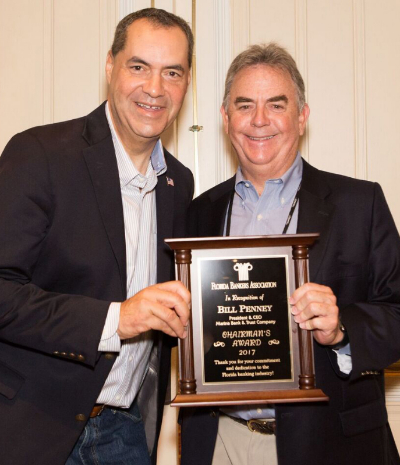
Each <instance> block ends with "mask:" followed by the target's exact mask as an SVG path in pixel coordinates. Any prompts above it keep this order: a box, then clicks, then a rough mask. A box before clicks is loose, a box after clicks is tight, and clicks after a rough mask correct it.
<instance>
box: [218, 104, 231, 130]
mask: <svg viewBox="0 0 400 465" xmlns="http://www.w3.org/2000/svg"><path fill="white" fill-rule="evenodd" d="M219 111H220V113H221V115H222V122H223V123H224V129H225V132H226V134H228V132H229V116H228V113H227V112H226V110H225V107H224V106H223V105H221V109H220V110H219Z"/></svg>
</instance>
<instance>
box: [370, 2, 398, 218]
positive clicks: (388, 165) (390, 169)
mask: <svg viewBox="0 0 400 465" xmlns="http://www.w3.org/2000/svg"><path fill="white" fill-rule="evenodd" d="M399 17H400V2H398V1H397V0H387V1H386V2H383V3H379V4H378V3H376V2H373V1H371V0H365V40H366V95H367V98H366V112H367V113H366V114H367V148H368V179H370V180H374V181H377V182H379V183H380V184H381V185H382V187H383V189H384V192H385V195H386V198H387V200H388V203H389V205H390V208H391V210H392V214H393V216H394V218H395V221H396V223H397V227H400V202H399V199H400V195H399V193H400V190H399V172H400V157H399V156H398V153H397V152H398V150H399V147H400V130H399V128H400V113H399V108H400V86H399V82H400V48H399V44H400V30H399V27H398V18H399Z"/></svg>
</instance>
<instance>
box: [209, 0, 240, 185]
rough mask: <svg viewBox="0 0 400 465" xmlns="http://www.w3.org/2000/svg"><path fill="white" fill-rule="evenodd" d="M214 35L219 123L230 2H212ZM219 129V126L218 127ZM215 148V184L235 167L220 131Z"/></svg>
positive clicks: (228, 54) (229, 37)
mask: <svg viewBox="0 0 400 465" xmlns="http://www.w3.org/2000/svg"><path fill="white" fill-rule="evenodd" d="M213 16H214V35H215V48H214V51H215V55H214V60H215V65H216V66H215V83H214V85H215V93H216V99H215V110H214V111H215V114H216V116H217V117H216V121H221V117H220V107H221V103H222V99H223V97H224V88H225V85H224V84H225V77H226V72H227V71H228V68H229V65H230V63H231V60H232V30H231V17H232V16H231V1H230V0H219V1H218V2H214V15H213ZM218 127H220V125H218ZM215 143H216V147H215V153H216V157H215V182H216V184H218V183H220V182H222V181H225V180H226V179H227V178H228V177H230V176H232V175H233V173H234V171H235V169H236V166H235V164H234V158H233V157H232V153H231V144H230V141H229V139H228V137H227V136H226V135H225V134H224V131H223V130H222V129H221V130H219V131H216V141H215Z"/></svg>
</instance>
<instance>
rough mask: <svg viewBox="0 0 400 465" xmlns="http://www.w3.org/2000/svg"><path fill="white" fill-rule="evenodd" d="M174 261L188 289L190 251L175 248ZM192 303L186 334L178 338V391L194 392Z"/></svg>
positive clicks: (182, 392) (190, 261)
mask: <svg viewBox="0 0 400 465" xmlns="http://www.w3.org/2000/svg"><path fill="white" fill-rule="evenodd" d="M175 262H176V265H177V273H178V280H179V281H181V282H182V283H183V285H184V286H186V288H187V289H189V291H190V264H191V263H192V251H191V250H187V249H182V250H175ZM191 307H192V305H191V304H190V307H189V310H190V317H189V321H188V324H187V336H186V338H185V339H179V342H178V346H179V355H180V357H179V361H180V363H179V393H180V394H196V379H195V377H194V362H193V359H194V357H193V328H192V308H191Z"/></svg>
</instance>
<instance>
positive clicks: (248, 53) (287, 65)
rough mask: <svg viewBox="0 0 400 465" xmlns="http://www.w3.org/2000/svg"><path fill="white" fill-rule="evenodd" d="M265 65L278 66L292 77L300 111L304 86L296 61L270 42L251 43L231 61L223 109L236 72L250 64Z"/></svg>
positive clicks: (226, 104) (302, 105) (303, 100)
mask: <svg viewBox="0 0 400 465" xmlns="http://www.w3.org/2000/svg"><path fill="white" fill-rule="evenodd" d="M257 65H265V66H271V67H272V68H278V69H280V70H282V71H287V72H288V73H289V74H290V77H291V78H292V81H293V84H294V85H295V87H296V91H297V100H298V102H297V104H298V108H299V111H301V110H302V109H303V107H304V104H305V102H306V98H305V86H304V81H303V78H302V77H301V74H300V72H299V70H298V69H297V65H296V62H295V61H294V59H293V58H292V56H291V55H290V54H289V53H288V52H287V51H286V50H285V49H284V48H283V47H280V46H279V45H278V44H276V43H274V42H271V43H269V44H261V45H251V46H250V47H249V48H248V49H247V50H245V51H244V52H242V53H240V54H239V55H238V56H237V57H236V58H235V59H234V60H233V61H232V64H231V66H230V67H229V69H228V74H227V75H226V80H225V93H224V101H223V106H224V108H225V111H227V110H228V106H229V95H230V92H231V87H232V83H233V80H234V79H235V76H236V75H237V73H238V72H239V71H240V70H242V69H244V68H248V67H250V66H257Z"/></svg>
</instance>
